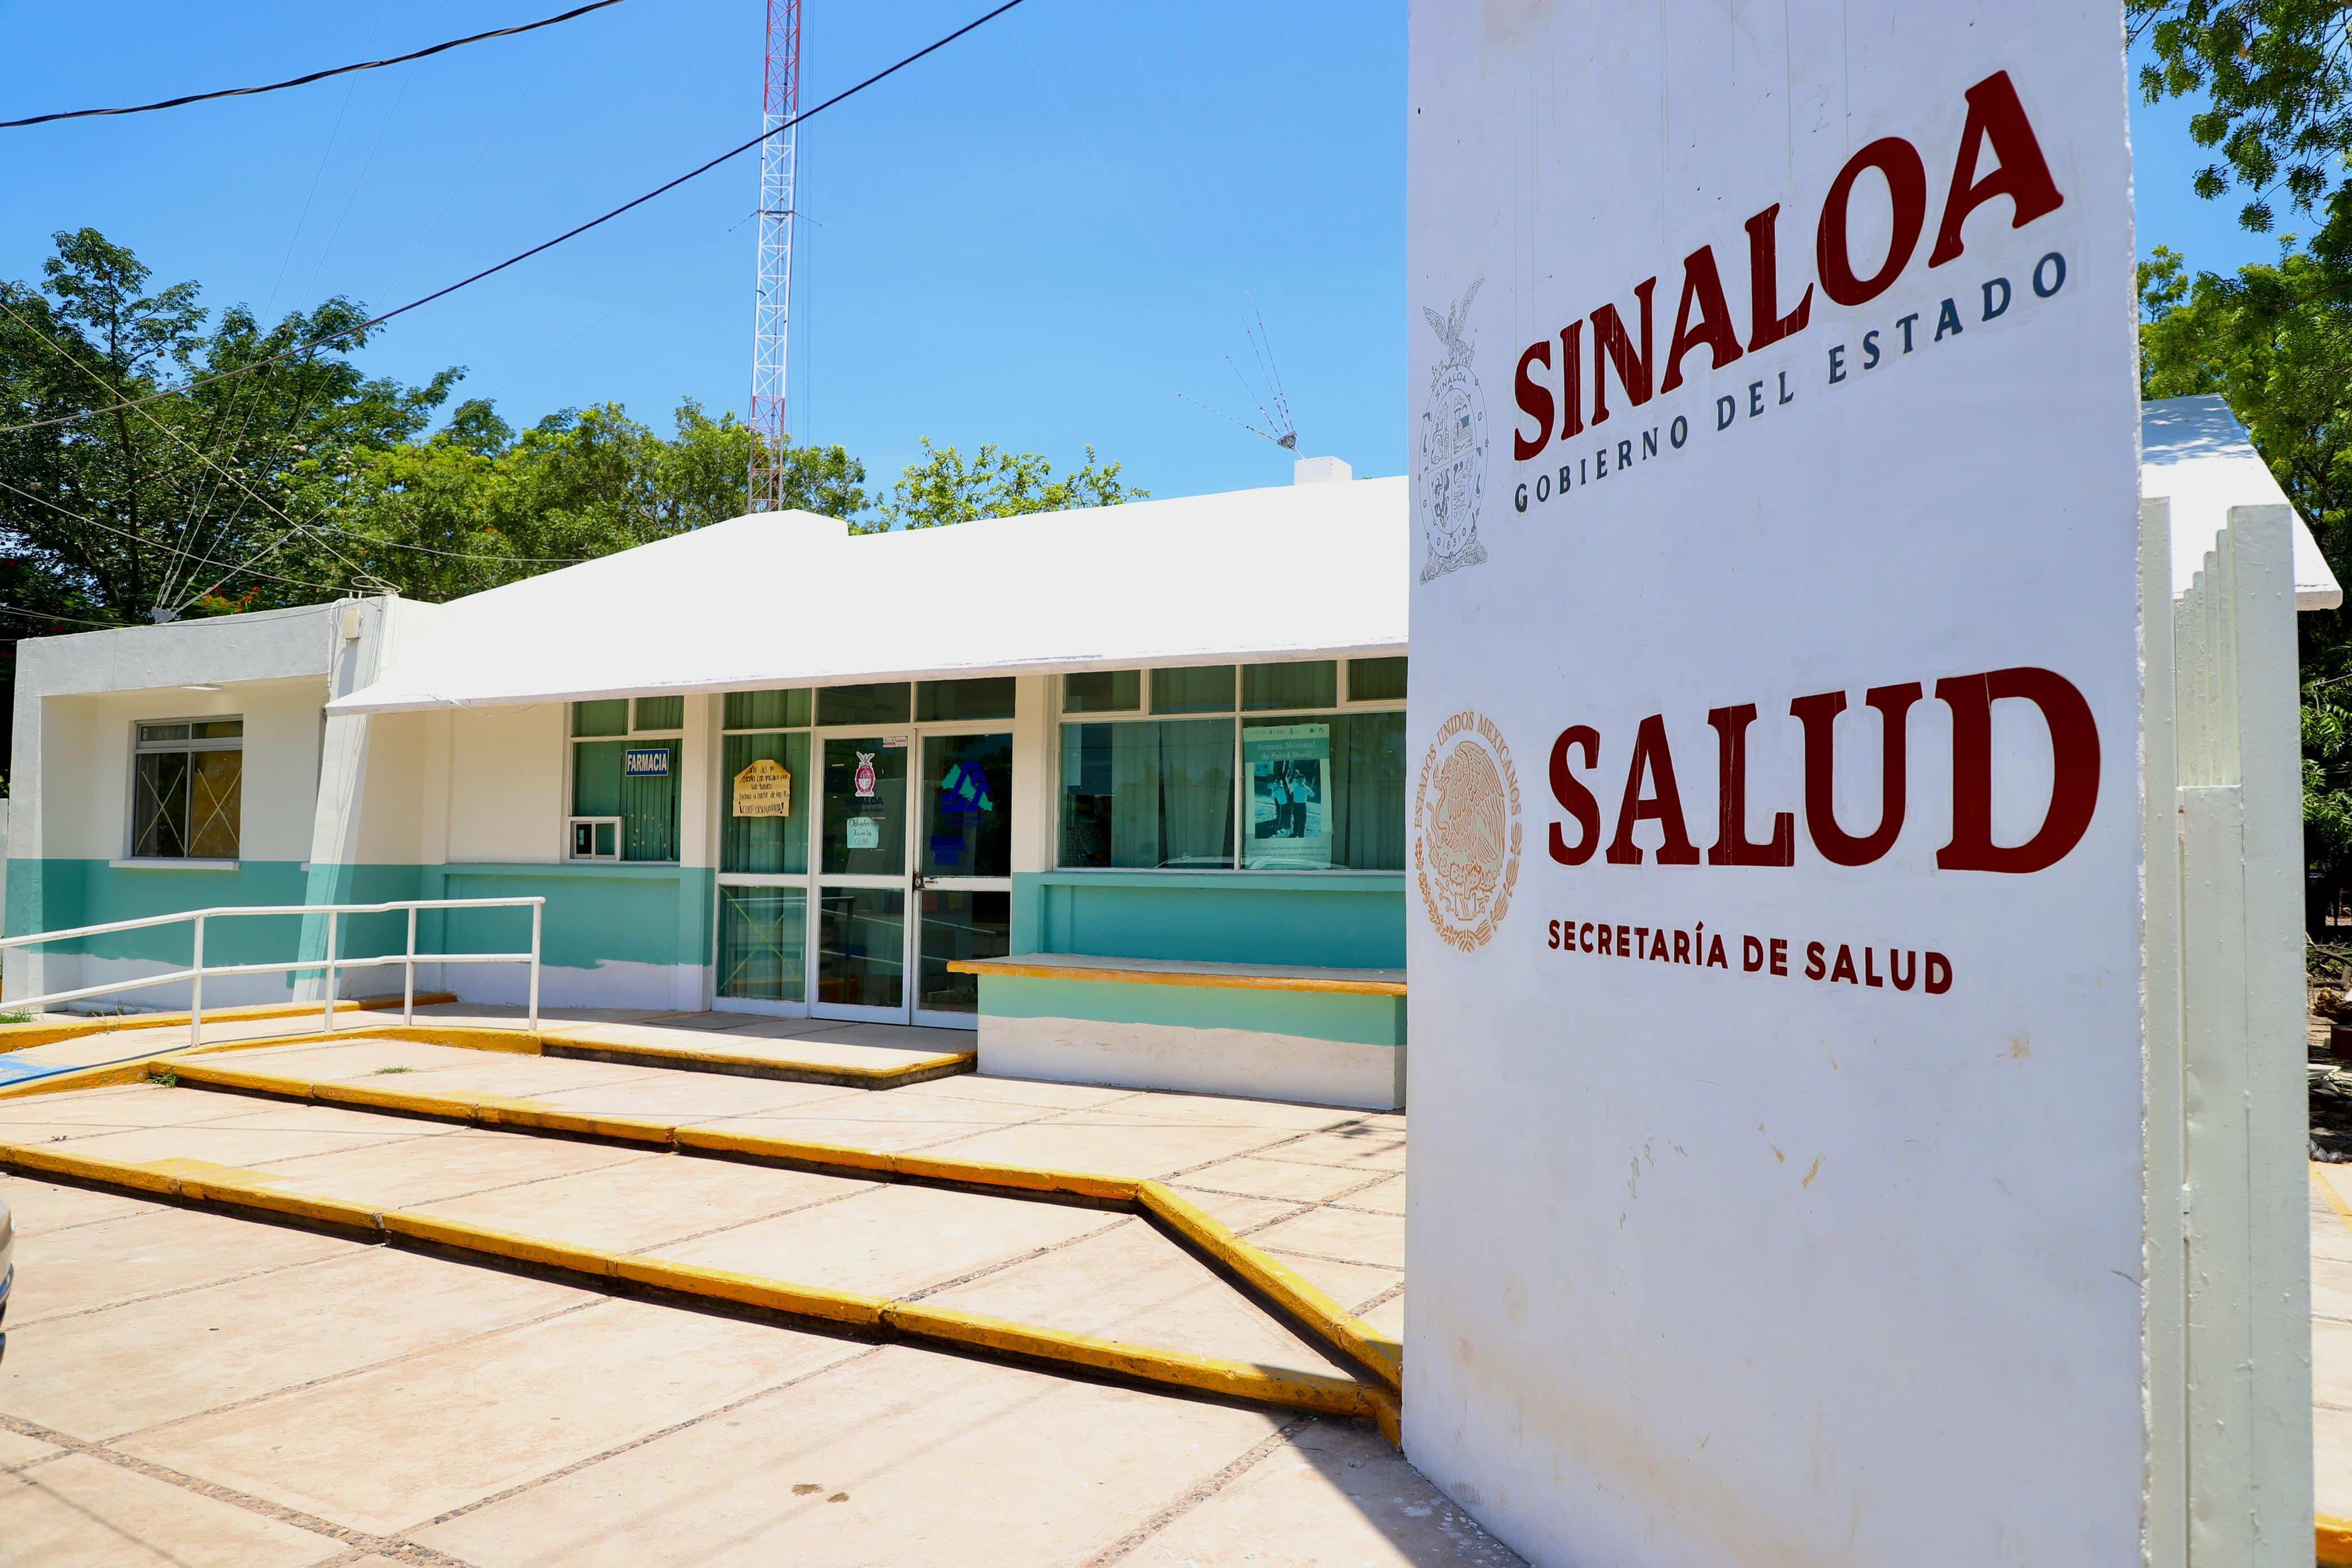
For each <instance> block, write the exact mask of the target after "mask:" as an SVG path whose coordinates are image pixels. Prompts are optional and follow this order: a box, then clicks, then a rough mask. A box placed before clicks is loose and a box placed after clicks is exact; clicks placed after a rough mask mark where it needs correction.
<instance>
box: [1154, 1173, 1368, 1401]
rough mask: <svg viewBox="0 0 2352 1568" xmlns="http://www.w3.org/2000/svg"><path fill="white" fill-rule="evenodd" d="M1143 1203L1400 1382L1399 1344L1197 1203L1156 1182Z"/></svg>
mask: <svg viewBox="0 0 2352 1568" xmlns="http://www.w3.org/2000/svg"><path fill="white" fill-rule="evenodd" d="M1136 1196H1137V1197H1138V1198H1139V1200H1140V1201H1141V1203H1142V1205H1143V1207H1145V1208H1147V1209H1149V1210H1150V1212H1151V1213H1153V1214H1156V1215H1158V1216H1159V1217H1160V1218H1161V1219H1164V1220H1166V1221H1167V1222H1168V1223H1169V1224H1170V1225H1171V1226H1172V1227H1174V1228H1176V1229H1177V1230H1179V1231H1181V1233H1182V1234H1183V1235H1184V1236H1185V1238H1186V1239H1189V1240H1190V1241H1192V1244H1193V1245H1195V1246H1197V1247H1199V1248H1200V1249H1202V1251H1204V1252H1206V1253H1208V1254H1209V1255H1210V1256H1211V1257H1213V1258H1214V1259H1216V1260H1217V1261H1219V1262H1220V1263H1223V1265H1225V1267H1227V1268H1228V1269H1231V1270H1233V1271H1234V1273H1236V1274H1239V1275H1240V1276H1241V1277H1242V1278H1243V1279H1244V1280H1245V1281H1248V1282H1249V1283H1250V1285H1251V1286H1252V1287H1253V1288H1254V1289H1255V1290H1256V1291H1259V1292H1260V1293H1261V1294H1263V1295H1265V1296H1266V1297H1268V1298H1269V1299H1271V1300H1272V1301H1276V1303H1278V1304H1279V1305H1281V1306H1282V1307H1283V1308H1284V1309H1285V1310H1286V1311H1287V1312H1290V1313H1291V1315H1292V1316H1294V1317H1296V1318H1297V1319H1298V1320H1299V1321H1300V1322H1304V1323H1305V1324H1306V1325H1307V1327H1309V1328H1311V1329H1313V1330H1314V1331H1315V1332H1316V1333H1318V1335H1320V1336H1321V1337H1322V1338H1323V1339H1324V1340H1325V1341H1326V1342H1328V1343H1329V1344H1330V1345H1331V1346H1332V1347H1333V1348H1334V1349H1336V1350H1339V1351H1341V1352H1343V1353H1344V1354H1347V1355H1349V1356H1350V1357H1352V1358H1354V1359H1355V1360H1357V1361H1360V1362H1361V1363H1363V1364H1364V1365H1366V1366H1367V1367H1370V1369H1371V1370H1372V1371H1374V1372H1376V1373H1378V1374H1379V1375H1380V1377H1381V1381H1382V1382H1383V1383H1385V1384H1387V1385H1389V1386H1390V1387H1391V1388H1392V1389H1401V1388H1402V1387H1403V1385H1404V1347H1403V1346H1402V1345H1401V1344H1399V1343H1397V1342H1396V1341H1394V1340H1392V1339H1390V1338H1388V1337H1387V1336H1386V1335H1384V1334H1381V1333H1376V1332H1374V1330H1373V1329H1372V1328H1371V1327H1370V1325H1369V1324H1367V1323H1366V1322H1364V1321H1363V1320H1362V1319H1361V1318H1359V1317H1357V1316H1355V1315H1354V1314H1353V1313H1351V1312H1349V1311H1348V1309H1347V1308H1345V1307H1343V1306H1341V1305H1340V1304H1339V1302H1337V1301H1333V1300H1332V1299H1331V1298H1330V1297H1329V1296H1328V1295H1326V1294H1324V1293H1323V1292H1322V1291H1319V1290H1318V1289H1316V1288H1315V1286H1313V1285H1311V1284H1309V1283H1308V1282H1307V1281H1306V1279H1304V1278H1303V1277H1302V1276H1300V1275H1299V1274H1297V1272H1295V1271H1293V1270H1290V1269H1287V1268H1285V1267H1284V1266H1283V1265H1282V1264H1280V1263H1278V1262H1276V1260H1274V1259H1272V1258H1270V1257H1268V1256H1267V1255H1266V1254H1265V1252H1263V1251H1260V1250H1259V1249H1257V1248H1255V1247H1253V1246H1251V1245H1250V1244H1249V1243H1248V1242H1246V1241H1244V1240H1243V1239H1241V1238H1240V1237H1238V1236H1235V1235H1234V1233H1233V1232H1232V1231H1231V1230H1228V1229H1227V1228H1225V1227H1224V1226H1223V1225H1221V1224H1219V1223H1218V1222H1217V1220H1216V1219H1215V1218H1213V1217H1212V1216H1211V1215H1210V1213H1209V1212H1208V1211H1207V1210H1206V1209H1204V1208H1202V1207H1200V1206H1199V1205H1198V1204H1195V1203H1192V1202H1191V1201H1190V1200H1188V1199H1186V1198H1183V1197H1179V1196H1177V1194H1176V1193H1175V1192H1174V1191H1173V1190H1171V1188H1169V1187H1166V1186H1161V1185H1160V1183H1159V1182H1156V1181H1147V1182H1144V1183H1142V1184H1140V1185H1139V1187H1138V1188H1137V1192H1136Z"/></svg>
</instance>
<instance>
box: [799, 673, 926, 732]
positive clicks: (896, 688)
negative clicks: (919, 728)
mask: <svg viewBox="0 0 2352 1568" xmlns="http://www.w3.org/2000/svg"><path fill="white" fill-rule="evenodd" d="M912 691H913V688H912V687H911V686H910V685H909V684H908V683H907V682H905V681H884V682H882V683H881V684H879V685H870V686H825V687H824V688H823V689H821V690H820V691H818V693H817V694H816V721H817V723H819V724H904V723H906V722H907V714H908V709H909V708H910V707H911V706H912V703H911V700H910V698H911V695H912Z"/></svg>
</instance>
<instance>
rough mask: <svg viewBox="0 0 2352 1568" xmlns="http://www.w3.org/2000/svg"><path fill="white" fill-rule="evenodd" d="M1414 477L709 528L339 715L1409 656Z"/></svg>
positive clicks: (431, 629)
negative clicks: (877, 520) (1030, 510)
mask: <svg viewBox="0 0 2352 1568" xmlns="http://www.w3.org/2000/svg"><path fill="white" fill-rule="evenodd" d="M1407 510H1408V498H1407V488H1406V481H1405V480H1404V479H1402V478H1393V479H1361V480H1355V481H1351V482H1346V483H1334V484H1310V485H1297V486H1282V487H1280V488H1275V489H1264V490H1240V491H1232V492H1227V493H1225V494H1222V495H1213V496H1192V497H1183V498H1181V499H1176V500H1167V501H1142V502H1136V503H1132V504H1129V505H1127V506H1123V507H1096V508H1090V509H1087V510H1084V511H1074V512H1049V513H1035V514H1032V515H1029V516H1025V517H991V518H984V519H982V520H979V521H976V522H969V523H962V524H959V525H957V526H956V527H953V528H925V529H919V530H912V531H908V532H901V533H889V534H869V535H863V536H857V537H852V536H851V535H850V534H849V532H848V530H847V528H845V525H843V524H842V523H841V522H839V521H837V520H835V519H833V518H829V517H817V516H815V515H814V514H812V513H808V512H771V513H765V514H759V515H754V516H751V517H738V518H736V519H734V520H733V521H731V522H725V523H718V524H714V525H712V526H711V527H709V528H700V529H698V530H696V531H695V532H693V533H689V534H681V535H679V536H678V537H677V538H670V539H664V540H662V541H660V542H659V543H656V544H650V545H644V546H640V547H639V548H637V549H632V550H625V551H623V552H622V553H620V554H618V555H613V556H606V557H604V558H603V559H598V560H592V561H585V562H583V563H582V564H581V565H578V566H572V567H565V568H564V569H562V570H560V571H551V572H548V573H546V574H544V575H543V576H540V577H534V578H530V579H528V580H524V581H521V582H517V583H512V584H509V585H508V586H507V587H504V588H497V589H492V590H491V591H488V592H487V593H478V594H474V595H471V596H469V597H467V598H465V599H459V600H455V601H451V602H450V603H448V604H446V605H443V606H439V607H438V608H437V609H436V610H435V611H432V612H428V613H427V614H426V615H425V616H423V617H420V618H418V622H419V623H418V624H417V625H416V629H415V631H414V632H410V633H409V634H407V635H406V636H404V639H403V643H402V645H401V646H398V647H396V648H394V649H393V650H391V659H392V664H391V667H390V669H389V670H388V671H387V673H386V674H384V676H383V678H382V679H380V680H378V681H376V682H375V683H374V684H373V685H369V686H366V687H363V688H362V689H361V690H359V691H357V692H353V693H352V694H351V695H348V696H345V697H341V698H339V699H338V700H336V701H335V702H332V703H331V704H329V705H328V711H329V712H330V713H335V714H350V713H397V712H403V711H413V710H417V709H425V708H437V707H495V706H512V705H518V704H524V703H537V702H549V701H557V700H579V699H587V698H594V697H606V696H621V695H630V694H635V693H646V692H663V693H667V692H706V691H731V690H747V689H753V688H758V687H775V686H797V685H824V684H834V683H847V682H863V681H897V680H910V679H915V680H919V679H942V678H945V679H952V678H956V677H961V676H969V675H976V674H1014V673H1028V672H1036V673H1053V672H1061V671H1069V670H1085V669H1089V668H1097V667H1103V666H1112V667H1131V666H1135V665H1140V664H1228V663H1237V662H1247V661H1252V660H1260V659H1289V658H1313V657H1348V656H1377V655H1382V654H1393V653H1403V652H1404V651H1405V625H1406V611H1405V604H1406V585H1407V581H1408V572H1409V565H1408V561H1409V538H1408V528H1407Z"/></svg>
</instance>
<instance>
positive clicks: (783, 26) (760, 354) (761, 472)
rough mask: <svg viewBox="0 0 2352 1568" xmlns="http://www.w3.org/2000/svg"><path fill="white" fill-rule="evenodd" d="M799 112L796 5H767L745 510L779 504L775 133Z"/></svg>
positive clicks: (779, 186)
mask: <svg viewBox="0 0 2352 1568" xmlns="http://www.w3.org/2000/svg"><path fill="white" fill-rule="evenodd" d="M800 109H801V0H768V68H767V76H766V79H765V81H764V82H763V84H762V86H761V94H760V113H761V116H762V117H763V118H762V120H761V123H762V126H763V127H764V128H765V129H766V130H768V131H773V132H774V134H772V135H771V136H770V137H769V138H768V139H767V141H764V142H762V143H761V147H760V280H759V289H758V293H757V294H756V295H755V296H754V298H753V301H752V315H751V428H752V429H753V430H755V431H757V432H758V433H759V434H760V444H759V445H758V446H757V447H756V448H755V449H754V450H753V452H752V454H751V478H750V484H749V486H748V490H749V495H748V497H747V498H748V500H749V501H750V506H749V507H748V509H749V510H751V511H754V512H772V511H777V510H781V509H782V507H783V504H784V440H785V434H784V433H785V430H786V425H785V423H784V392H785V374H786V371H787V369H788V367H789V364H790V360H789V356H788V354H787V351H786V350H787V349H788V348H789V346H790V342H791V338H792V318H793V186H794V183H796V181H797V179H798V177H799V173H800V147H799V142H800V132H799V131H798V130H797V129H791V130H783V131H778V130H777V129H776V128H777V127H778V126H780V125H784V124H785V123H786V122H787V121H789V120H792V119H793V117H794V116H795V115H797V114H799V113H800Z"/></svg>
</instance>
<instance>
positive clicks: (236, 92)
mask: <svg viewBox="0 0 2352 1568" xmlns="http://www.w3.org/2000/svg"><path fill="white" fill-rule="evenodd" d="M620 3H621V0H594V3H593V4H592V5H581V6H577V7H575V8H573V9H572V10H570V11H566V12H564V13H563V14H562V16H542V17H541V18H540V19H539V20H538V21H536V22H524V23H521V24H520V25H519V26H512V27H495V28H492V29H491V30H490V31H489V32H487V33H476V34H474V35H473V36H472V37H465V38H452V39H450V40H449V41H448V42H447V43H445V44H435V45H434V46H433V47H430V48H425V49H415V50H412V51H410V52H409V53H407V54H404V55H393V56H390V57H387V58H384V59H381V60H362V61H360V62H359V63H358V64H357V65H350V66H337V67H335V68H333V69H331V70H323V71H312V72H310V74H309V75H308V76H299V77H289V78H287V79H286V80H284V81H273V82H266V83H264V84H263V85H261V86H259V87H231V88H223V89H220V90H219V91H217V92H192V93H188V94H186V95H185V96H184V97H180V98H167V99H163V100H161V101H160V102H156V103H134V104H128V105H125V106H124V107H122V108H120V109H67V110H58V112H56V113H54V114H35V115H28V116H27V117H26V118H25V119H23V120H0V131H16V130H20V129H22V128H23V127H25V126H27V125H47V124H49V123H50V122H52V121H54V120H94V119H99V118H100V117H103V116H106V115H112V114H152V113H153V112H154V111H155V110H159V109H179V108H182V107H184V106H185V105H187V104H191V103H210V102H212V101H213V100H214V99H223V98H250V97H252V96H253V95H254V94H256V93H263V92H282V91H283V90H285V89H288V88H289V87H308V86H310V84H311V83H312V82H314V81H325V80H326V79H327V78H329V77H341V76H349V75H351V74H352V72H353V71H373V70H382V69H383V68H384V67H386V66H402V65H406V64H407V63H408V62H409V61H411V60H421V59H424V58H425V57H427V56H430V55H438V54H446V53H447V52H448V51H449V50H451V49H462V48H464V47H466V46H467V44H478V43H481V42H482V41H483V40H485V39H487V38H511V37H515V36H516V35H518V34H521V33H535V32H537V31H538V30H539V29H540V28H541V27H552V26H555V25H556V24H557V23H558V22H569V21H571V20H572V18H573V17H574V16H586V15H588V13H589V12H591V11H602V10H603V9H604V8H605V7H606V6H607V5H619V4H620Z"/></svg>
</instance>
